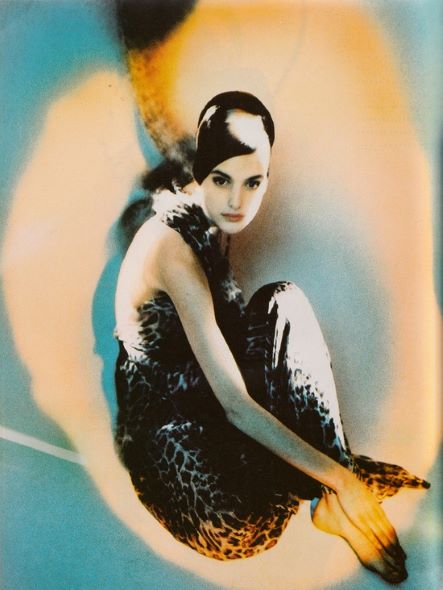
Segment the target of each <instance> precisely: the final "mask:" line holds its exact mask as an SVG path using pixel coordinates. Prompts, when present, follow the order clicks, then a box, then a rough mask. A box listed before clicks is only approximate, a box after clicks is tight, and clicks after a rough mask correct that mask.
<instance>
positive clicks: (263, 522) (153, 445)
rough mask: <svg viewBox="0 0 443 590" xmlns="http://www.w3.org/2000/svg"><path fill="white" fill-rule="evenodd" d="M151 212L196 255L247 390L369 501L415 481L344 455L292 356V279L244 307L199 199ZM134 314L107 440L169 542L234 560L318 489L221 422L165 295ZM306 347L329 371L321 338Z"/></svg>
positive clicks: (332, 417) (318, 393)
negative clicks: (348, 474) (347, 474)
mask: <svg viewBox="0 0 443 590" xmlns="http://www.w3.org/2000/svg"><path fill="white" fill-rule="evenodd" d="M160 219H161V220H162V222H163V223H165V224H167V225H168V226H169V227H171V228H173V229H174V230H176V231H177V232H178V233H179V234H180V235H181V237H182V238H183V240H184V241H185V242H186V243H187V244H189V245H190V246H191V247H192V249H193V251H194V252H195V253H196V255H197V257H198V259H199V261H200V263H201V265H202V267H203V269H204V271H205V273H206V276H207V278H208V282H209V286H210V289H211V293H212V296H213V301H214V308H215V313H216V320H217V323H218V325H219V327H220V329H221V331H222V333H223V334H224V337H225V338H226V341H227V343H228V345H229V347H230V349H231V351H232V352H233V354H234V357H235V358H236V361H237V363H238V366H239V368H240V370H241V372H242V374H243V377H244V380H245V383H246V385H247V388H248V392H249V394H250V395H251V396H252V397H253V398H254V399H255V400H256V401H257V402H258V403H260V404H261V405H262V406H263V407H264V408H266V409H267V410H268V411H269V412H271V413H272V414H274V415H275V416H276V417H277V418H278V419H279V420H280V421H281V422H282V423H284V424H285V425H286V426H287V427H289V428H290V429H292V430H293V431H294V432H296V433H297V434H298V435H300V436H301V437H302V438H304V439H305V440H306V441H308V442H309V443H310V444H312V445H313V446H314V447H316V448H317V449H319V450H321V451H322V452H324V453H325V454H327V455H329V456H330V457H332V458H334V459H335V460H337V461H339V462H340V463H341V464H342V465H345V466H346V467H348V468H349V469H352V470H353V471H354V472H355V473H356V474H357V475H358V476H359V477H361V478H362V479H364V480H365V481H366V483H367V484H368V485H369V486H370V487H371V488H372V489H373V491H374V492H375V493H376V494H377V496H378V497H379V499H380V500H382V499H383V498H384V497H386V496H389V495H392V494H394V493H395V492H396V491H397V490H398V489H399V488H400V487H401V486H404V485H406V486H411V487H423V486H426V485H427V484H426V482H424V481H423V480H420V479H419V478H416V477H414V476H412V475H411V474H409V473H408V472H406V471H405V470H404V469H402V468H401V467H398V466H396V465H389V464H386V463H381V462H375V461H372V460H371V459H369V458H367V457H361V456H354V455H353V454H352V453H351V451H350V449H349V446H348V444H347V441H346V437H345V435H344V433H343V428H342V423H341V419H340V415H339V411H338V404H337V400H336V396H335V389H334V387H331V386H328V381H327V380H326V381H325V380H323V381H322V379H320V378H319V376H318V375H316V374H315V367H314V369H312V366H313V365H312V364H311V366H310V365H309V363H307V362H305V359H304V356H303V346H300V342H302V343H303V326H302V325H301V324H302V323H303V319H302V318H301V317H300V314H299V315H298V316H297V309H298V308H299V307H300V302H303V301H305V300H304V295H303V294H302V293H301V291H300V289H298V287H296V286H295V285H294V284H293V283H290V282H286V281H283V282H277V283H272V284H269V285H265V286H264V287H262V288H261V289H259V290H258V291H257V292H256V293H255V294H254V296H253V297H252V299H251V301H250V302H249V304H248V305H245V302H244V300H243V297H242V293H241V291H240V289H239V287H238V284H237V283H236V281H235V279H234V277H233V275H232V271H231V268H230V266H229V262H228V259H227V256H226V255H225V253H223V252H222V251H221V247H220V243H219V239H218V237H217V234H216V232H215V231H214V230H215V229H216V228H214V227H212V226H211V225H210V224H209V222H208V219H207V217H206V216H205V214H204V212H203V210H202V208H201V207H200V206H199V205H198V204H195V203H192V204H189V203H186V202H184V201H178V202H177V203H176V204H175V205H174V206H172V207H171V208H169V209H167V210H166V211H164V212H163V213H162V214H161V215H160ZM305 303H306V301H305ZM302 309H305V308H304V307H303V305H302ZM138 312H139V324H138V329H137V331H136V333H135V334H134V333H132V334H130V335H128V336H127V337H126V338H125V337H124V334H121V333H119V334H117V337H118V339H119V348H120V353H119V356H118V359H117V364H116V373H115V378H116V392H117V401H118V407H119V411H118V416H117V426H116V437H115V440H116V445H117V448H118V450H119V454H120V457H121V459H122V461H123V463H124V465H125V466H126V468H127V469H128V470H129V473H130V476H131V479H132V482H133V485H134V487H135V490H136V492H137V494H138V497H139V499H140V500H141V502H142V503H143V504H144V505H145V507H146V508H147V509H148V510H149V512H151V513H152V514H153V515H154V516H155V518H156V519H157V520H158V521H159V522H160V523H161V524H162V525H163V526H164V527H166V528H167V529H168V530H169V531H170V532H171V533H172V535H173V536H174V537H175V538H176V539H177V540H179V541H181V542H183V543H186V544H187V545H189V546H190V547H192V548H194V549H195V550H197V551H198V552H199V553H202V554H204V555H206V556H209V557H212V558H215V559H220V560H228V559H237V558H245V557H250V556H253V555H256V554H257V553H260V552H261V551H264V550H266V549H269V548H271V547H273V546H274V545H275V544H276V543H277V541H278V539H279V538H280V536H281V535H282V533H283V531H284V529H285V528H286V526H287V524H288V522H289V519H290V518H291V516H292V515H294V514H296V512H297V509H298V507H299V503H300V501H301V500H303V499H312V498H314V497H318V496H320V495H321V493H322V491H328V490H322V487H321V486H320V484H319V483H318V482H317V481H315V480H314V479H311V478H310V477H308V476H307V475H305V474H304V473H302V472H301V471H298V470H297V469H295V468H293V467H290V466H289V465H288V464H287V463H286V462H284V461H283V460H281V459H279V458H278V457H277V456H275V455H274V454H273V453H271V452H270V451H268V450H267V449H266V448H264V447H263V446H261V445H260V444H259V443H258V442H256V441H255V440H253V439H251V438H249V437H248V436H247V435H245V434H244V433H242V432H241V431H240V430H238V429H237V428H236V427H235V426H233V425H232V424H231V423H229V422H228V420H227V419H226V416H225V413H224V411H223V408H222V407H221V405H220V404H219V402H218V401H217V399H216V397H215V395H214V393H213V392H212V391H211V388H210V386H209V384H208V382H207V380H206V378H205V376H204V374H203V372H202V370H201V368H200V367H199V364H198V362H197V360H196V358H195V356H194V354H193V352H192V350H191V347H190V345H189V342H188V341H187V338H186V336H185V333H184V331H183V327H182V325H181V323H180V319H179V317H178V314H177V312H176V310H175V308H174V305H173V303H172V301H171V299H170V298H169V297H168V295H167V294H166V293H164V292H160V294H159V295H158V296H156V297H155V298H153V299H151V300H149V301H146V302H145V303H144V304H143V305H141V306H140V308H139V310H138ZM316 354H318V355H319V356H320V357H323V364H325V362H326V363H327V365H328V368H329V370H330V366H329V365H330V363H329V356H328V351H327V349H326V345H325V344H324V342H323V340H322V339H321V342H320V346H319V347H318V351H317V353H316ZM314 364H315V363H314Z"/></svg>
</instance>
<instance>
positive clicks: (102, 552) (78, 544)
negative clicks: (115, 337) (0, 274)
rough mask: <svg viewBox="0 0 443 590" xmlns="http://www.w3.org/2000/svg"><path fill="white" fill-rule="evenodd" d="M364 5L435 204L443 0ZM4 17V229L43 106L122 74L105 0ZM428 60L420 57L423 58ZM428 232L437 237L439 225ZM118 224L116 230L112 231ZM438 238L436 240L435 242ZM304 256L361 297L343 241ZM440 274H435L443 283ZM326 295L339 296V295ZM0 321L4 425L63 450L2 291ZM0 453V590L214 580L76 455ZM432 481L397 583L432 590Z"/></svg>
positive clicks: (109, 280) (104, 335)
mask: <svg viewBox="0 0 443 590" xmlns="http://www.w3.org/2000/svg"><path fill="white" fill-rule="evenodd" d="M364 4H365V5H367V7H368V9H369V10H371V11H372V12H373V14H374V16H375V17H376V18H377V19H379V22H380V24H381V26H383V27H386V29H387V30H388V31H389V34H390V35H392V39H393V40H394V46H395V49H396V51H397V57H398V61H399V63H400V65H401V68H402V69H403V71H404V72H405V79H406V80H407V81H408V85H409V91H410V95H411V97H412V105H413V112H414V116H415V117H416V123H417V130H418V132H419V135H420V138H421V141H422V143H423V146H424V148H425V149H426V150H427V151H428V153H429V156H430V159H431V161H433V162H434V164H435V165H434V170H435V171H436V172H435V173H434V179H435V182H434V185H435V211H437V210H438V208H439V207H440V205H439V199H440V197H441V195H440V194H439V192H438V188H437V187H438V186H439V185H438V182H437V180H438V177H439V174H440V170H441V166H440V165H439V159H441V154H442V153H443V148H440V149H438V147H439V146H441V145H443V126H442V121H441V112H440V105H441V104H442V103H443V92H442V88H441V72H440V71H437V68H438V67H441V64H440V63H437V62H439V60H435V59H434V60H433V59H427V55H439V54H440V49H439V47H440V43H441V25H440V24H439V23H441V17H442V12H443V8H442V5H441V3H440V2H439V1H438V0H433V1H428V2H406V3H401V6H400V3H399V2H395V1H391V2H382V1H381V0H380V1H378V2H372V1H371V2H369V0H367V1H366V2H365V3H364ZM0 23H1V24H0V66H1V114H0V154H1V157H0V178H1V183H0V191H1V198H0V231H1V232H2V235H3V230H4V225H5V222H6V220H7V215H8V210H9V206H10V203H9V199H10V195H11V194H12V193H13V189H14V186H15V183H16V181H17V179H18V178H19V177H20V174H21V172H22V170H23V168H24V166H25V165H26V161H27V157H28V155H29V154H30V152H31V150H32V147H33V145H34V141H35V140H36V139H37V138H38V136H39V132H40V130H41V125H42V122H43V116H44V113H45V112H46V108H47V106H48V105H49V104H50V102H51V101H52V100H53V99H54V98H55V97H57V96H59V95H61V94H62V93H63V92H65V91H66V90H67V89H68V88H69V87H70V86H71V85H72V84H73V83H74V82H76V81H80V80H82V79H83V78H86V77H87V76H89V75H90V74H91V73H92V72H94V71H97V70H99V69H101V68H107V69H114V70H115V71H117V72H123V71H124V67H123V63H122V59H121V54H120V50H119V46H118V43H117V40H116V31H115V24H114V20H113V11H112V3H111V2H106V1H105V0H102V1H99V0H97V1H90V0H76V1H74V0H57V1H49V0H48V1H37V0H34V1H32V0H31V1H29V0H11V1H8V0H3V1H1V2H0ZM422 64H427V65H426V67H425V68H420V67H419V65H422ZM434 85H435V86H434ZM428 87H433V88H435V92H434V93H425V94H423V92H422V90H423V89H424V88H425V89H426V88H428ZM423 103H424V105H425V106H423ZM424 113H425V114H426V119H425V118H424ZM134 116H135V117H136V115H135V114H134ZM138 137H139V141H140V143H141V145H142V149H143V152H144V154H145V156H146V158H147V160H149V161H150V162H153V163H155V162H156V161H158V159H159V156H158V154H157V153H156V152H155V149H154V147H153V145H152V143H151V142H150V140H149V138H148V137H146V135H145V133H144V131H143V128H142V126H141V125H140V123H139V122H138ZM128 198H133V197H131V196H130V197H128ZM434 218H435V219H436V220H437V219H439V216H438V215H437V214H436V215H434ZM435 230H436V234H437V233H438V231H439V228H438V227H437V225H436V228H435ZM113 231H114V230H113V229H112V228H111V229H110V238H111V241H112V236H113ZM312 243H313V244H314V243H315V240H313V241H312ZM439 243H440V241H439V240H436V244H439ZM311 256H313V257H315V258H316V259H317V260H320V262H321V264H323V266H324V270H325V272H326V271H327V270H328V271H329V272H334V273H335V274H337V273H338V274H339V275H340V274H341V275H343V277H344V279H345V277H346V273H350V274H351V275H352V281H350V282H349V284H348V285H347V287H346V285H345V288H348V290H349V291H350V292H353V294H354V296H355V291H357V292H358V293H360V297H365V296H368V295H367V294H366V295H365V290H364V289H355V285H356V281H357V284H358V283H359V282H360V283H364V282H365V281H367V276H365V274H364V269H363V268H362V266H361V265H360V262H359V259H358V258H356V259H355V265H353V266H352V268H351V269H349V267H348V269H347V270H346V272H345V270H344V269H343V268H342V266H341V264H340V251H339V249H338V250H337V244H335V245H334V244H333V243H332V241H331V244H329V247H328V248H327V249H324V250H323V252H322V253H320V252H318V251H315V250H313V251H312V253H311ZM435 260H436V273H439V272H440V270H439V269H440V268H441V252H440V250H438V248H436V257H435ZM119 263H120V258H119V254H118V253H117V252H113V253H112V255H110V257H109V260H108V262H107V264H106V266H105V268H104V269H103V273H102V276H101V278H100V281H99V283H98V285H97V288H96V292H95V298H94V309H93V318H92V321H93V324H94V332H95V338H96V342H95V347H96V352H97V353H98V354H99V355H100V356H101V358H102V359H103V360H104V371H103V389H104V391H105V393H106V397H107V400H108V402H109V405H110V408H111V411H112V413H114V414H115V402H114V394H113V382H112V367H113V362H114V359H115V354H116V346H115V342H112V341H110V339H109V334H111V333H112V330H113V327H114V320H113V311H112V301H111V299H110V298H109V297H106V295H107V294H109V293H110V292H113V290H114V285H115V280H116V276H117V272H118V267H119ZM297 272H298V274H299V276H300V277H301V282H302V283H303V287H304V289H305V290H306V291H307V292H309V293H313V298H314V300H315V299H317V301H314V303H318V307H319V308H320V309H321V308H322V306H323V308H324V309H325V310H326V309H328V308H329V307H330V306H329V303H328V300H327V297H328V296H327V295H326V294H324V293H319V292H316V285H315V277H314V276H313V275H312V274H310V272H309V269H308V267H303V266H301V267H300V268H299V269H298V270H297ZM437 276H438V277H440V274H438V275H437ZM440 278H441V277H440ZM436 284H437V285H439V284H441V281H440V280H437V281H436ZM366 293H367V292H366ZM439 294H440V297H441V290H440V291H439ZM329 296H330V297H333V293H330V294H329ZM353 301H354V304H355V306H356V307H355V309H359V308H361V307H362V304H364V301H363V302H362V301H357V300H355V298H354V299H353ZM331 307H333V306H331ZM348 311H349V310H346V309H337V308H336V309H335V314H336V315H335V316H334V317H333V318H330V325H331V328H332V329H331V333H333V331H334V330H333V328H334V326H335V325H336V324H337V325H339V323H340V322H341V319H342V317H343V315H346V313H347V312H348ZM0 321H1V325H2V335H1V341H0V346H1V349H0V356H1V358H2V371H1V375H0V387H1V393H0V396H1V397H0V410H1V423H2V424H4V425H5V426H7V427H9V428H13V429H15V430H18V431H20V432H24V433H27V434H29V435H32V436H35V437H37V438H40V439H42V440H44V441H47V442H50V443H52V444H56V445H59V446H62V447H65V448H69V442H68V441H67V439H66V437H65V435H64V433H63V432H61V431H60V429H59V428H58V427H57V425H55V424H54V423H52V422H51V421H50V420H48V419H47V418H46V417H45V416H44V415H43V414H42V413H41V412H40V411H39V409H38V408H37V407H36V405H35V403H34V401H33V400H32V397H31V395H30V383H29V377H28V374H27V372H26V369H25V367H24V366H23V365H22V363H21V361H20V359H19V357H18V355H17V353H16V351H15V347H14V342H13V340H12V338H11V336H10V331H9V324H8V319H7V316H6V311H5V308H4V303H3V300H1V301H0ZM367 322H369V319H368V318H366V319H365V318H361V317H360V318H359V322H358V324H357V323H356V324H352V325H350V326H349V339H348V342H349V345H346V346H347V348H345V349H344V350H342V351H338V354H337V357H340V356H342V353H343V358H346V359H347V360H346V364H349V360H348V355H349V354H351V355H352V356H351V358H352V362H355V363H356V364H357V366H358V367H359V370H358V372H354V375H355V374H358V375H359V377H358V379H361V383H363V382H365V383H367V382H368V380H370V379H371V378H374V375H373V373H371V371H373V370H374V369H373V368H371V367H370V365H369V364H368V363H366V362H365V358H366V353H367V354H368V355H369V356H370V357H371V358H372V357H373V356H374V354H375V351H374V350H373V347H374V346H375V344H374V342H375V341H374V340H371V339H368V342H367V348H366V349H363V350H362V349H360V353H358V352H356V351H355V350H353V349H352V345H351V343H352V342H353V330H357V329H360V330H364V331H366V333H369V331H370V330H369V324H367ZM374 322H375V323H374ZM370 326H371V330H374V329H375V330H377V331H378V333H380V332H382V327H383V317H382V316H381V315H380V314H378V313H377V312H376V313H375V315H374V314H373V315H372V316H371V324H370ZM371 347H372V348H371ZM335 350H336V349H335ZM338 368H339V369H340V371H339V372H340V373H341V374H342V375H344V376H343V377H342V378H343V379H346V378H347V377H346V374H345V372H346V369H345V365H344V364H343V367H341V368H340V367H338ZM349 378H350V377H349ZM377 378H378V379H380V380H381V382H382V381H383V379H384V376H383V373H380V372H378V373H377ZM354 385H355V384H353V387H354ZM358 385H359V384H358V383H357V388H358ZM377 391H378V389H376V390H375V394H374V395H375V396H377ZM0 460H1V474H2V481H1V485H0V506H1V508H0V510H1V515H2V527H1V529H2V530H1V536H2V538H1V562H2V573H1V576H2V579H1V586H2V588H4V589H5V590H19V589H20V590H21V589H28V588H29V589H31V588H32V589H35V590H58V589H59V588H72V589H76V590H77V589H80V590H83V589H84V590H90V589H92V588H104V589H105V590H116V589H119V588H122V587H126V588H130V589H131V590H137V589H139V588H140V589H142V588H143V589H146V588H155V589H161V590H169V589H171V590H172V589H177V588H192V589H193V590H199V589H201V590H203V589H211V588H215V586H213V585H211V584H209V583H207V582H205V581H204V580H202V579H200V578H197V577H195V576H193V575H192V574H190V573H188V572H184V571H182V570H181V569H180V568H178V567H175V566H174V565H171V564H170V563H169V562H166V561H164V560H162V559H161V558H159V557H158V556H157V555H155V554H154V553H153V552H152V551H150V550H149V548H147V547H146V546H145V545H144V544H143V543H142V542H141V541H140V540H139V539H138V538H136V537H134V536H133V535H132V534H131V533H130V532H129V531H128V530H127V529H126V528H125V527H124V526H122V525H121V523H120V522H119V521H118V520H117V519H116V517H115V516H114V515H113V514H112V513H111V512H110V511H109V510H108V508H107V507H106V505H105V503H104V502H103V501H102V499H101V498H100V496H99V495H98V493H97V491H96V489H95V488H94V486H93V484H92V483H91V481H90V479H89V478H88V476H87V475H86V473H85V472H84V470H83V469H82V468H81V467H80V466H79V465H76V464H71V463H68V462H66V461H62V460H60V459H57V458H55V457H51V456H48V455H45V454H42V453H40V452H37V451H35V450H32V449H28V448H25V447H22V446H19V445H17V444H15V443H11V442H8V441H0ZM429 479H431V481H433V482H436V484H435V485H434V487H433V489H432V494H431V493H430V494H429V495H428V496H427V497H426V500H425V501H424V502H423V503H422V504H421V506H420V513H419V515H418V517H417V518H416V522H420V523H421V527H422V528H421V529H419V530H415V529H414V530H413V531H410V532H409V533H408V535H407V536H406V538H405V539H404V544H405V548H406V549H407V551H408V553H409V554H410V569H411V572H413V573H412V574H411V578H410V580H409V581H408V582H407V583H406V584H405V588H434V587H435V588H436V587H437V575H438V572H437V571H436V563H438V555H437V553H436V551H437V550H436V549H435V548H436V547H438V543H439V541H440V537H439V536H438V535H439V534H438V533H436V532H435V531H436V526H435V523H436V522H438V517H437V515H438V513H439V506H438V502H437V499H438V497H441V490H440V489H439V482H441V476H440V474H439V473H437V472H435V473H433V474H431V475H430V476H429ZM437 529H438V527H437ZM429 531H431V532H429ZM425 541H426V542H425ZM377 587H380V588H383V587H385V585H383V584H382V582H378V580H376V579H375V578H374V577H372V576H368V575H367V574H366V572H363V573H361V574H359V576H358V577H356V578H355V579H352V580H349V581H348V582H346V583H343V584H340V585H339V586H334V587H331V588H332V590H339V589H340V590H352V589H355V588H360V589H362V590H365V589H367V590H369V589H370V588H371V589H373V588H377Z"/></svg>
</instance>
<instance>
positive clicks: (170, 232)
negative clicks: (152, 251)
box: [157, 225, 206, 292]
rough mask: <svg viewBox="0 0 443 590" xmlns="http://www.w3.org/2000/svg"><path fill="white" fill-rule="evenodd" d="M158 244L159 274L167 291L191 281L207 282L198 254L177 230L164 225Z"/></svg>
mask: <svg viewBox="0 0 443 590" xmlns="http://www.w3.org/2000/svg"><path fill="white" fill-rule="evenodd" d="M158 246H159V247H158V250H157V268H158V271H159V275H158V276H159V280H160V282H161V283H162V286H163V289H164V290H165V291H166V292H168V291H169V290H170V289H174V288H175V287H177V286H181V287H183V286H184V285H185V284H189V283H190V282H192V283H193V282H195V281H197V282H199V283H202V282H203V283H205V282H206V276H205V274H204V272H203V269H202V267H201V265H200V262H199V260H198V258H197V255H196V254H195V252H194V251H193V250H192V248H191V246H189V244H187V243H186V242H185V241H184V239H183V238H182V237H181V235H180V234H179V233H178V232H177V231H175V230H174V229H172V228H170V227H168V226H166V225H164V228H163V229H162V230H161V232H160V233H159V236H158Z"/></svg>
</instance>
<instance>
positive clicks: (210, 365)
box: [158, 230, 396, 547]
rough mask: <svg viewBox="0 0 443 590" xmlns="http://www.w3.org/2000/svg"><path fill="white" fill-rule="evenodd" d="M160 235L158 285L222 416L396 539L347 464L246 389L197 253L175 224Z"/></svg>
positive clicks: (382, 537)
mask: <svg viewBox="0 0 443 590" xmlns="http://www.w3.org/2000/svg"><path fill="white" fill-rule="evenodd" d="M171 232H172V233H171ZM164 238H165V240H164V241H165V243H164V244H163V247H162V248H161V251H162V256H161V258H159V261H158V270H159V272H158V280H159V285H160V288H161V289H162V290H164V291H165V292H166V293H168V295H169V296H170V297H171V299H172V301H173V303H174V305H175V307H176V309H177V312H178V314H179V317H180V320H181V322H182V325H183V328H184V330H185V333H186V335H187V338H188V340H189V343H190V345H191V347H192V349H193V352H194V354H195V356H196V358H197V360H198V362H199V364H200V366H201V368H202V370H203V372H204V374H205V376H206V378H207V380H208V382H209V384H210V386H211V388H212V390H213V391H214V394H215V395H216V397H217V398H218V400H219V402H220V403H221V405H222V406H223V408H224V410H225V412H226V417H227V419H228V420H229V421H230V422H231V423H232V424H233V425H234V426H236V427H237V428H238V429H239V430H241V431H243V432H244V433H245V434H247V435H248V436H250V437H251V438H253V439H255V440H256V441H258V442H259V443H260V444H262V445H263V446H265V447H266V448H268V449H269V450H270V451H272V452H273V453H275V454H276V455H278V456H279V457H281V458H282V459H284V460H285V461H287V462H288V463H289V464H290V465H292V466H293V467H296V468H298V469H300V470H301V471H303V472H304V473H306V474H307V475H309V476H311V477H313V478H314V479H316V480H318V481H319V482H321V483H322V484H324V485H326V486H327V487H329V488H331V489H332V490H334V491H335V492H336V493H337V495H338V498H339V501H340V503H341V505H342V507H343V509H344V510H345V512H346V513H347V514H348V516H349V518H350V519H351V520H352V521H353V522H354V523H355V524H356V525H357V526H358V527H359V528H360V529H361V530H362V531H363V532H364V533H365V534H366V536H367V537H368V538H370V539H371V540H372V542H373V543H374V544H375V545H376V546H380V545H382V546H384V547H388V546H389V545H392V543H395V541H396V535H395V531H394V529H393V527H392V526H391V524H390V523H389V521H388V519H387V518H386V516H385V514H384V511H383V510H382V508H381V507H380V506H379V504H378V503H377V501H376V499H375V496H374V495H373V494H372V492H371V491H370V490H369V489H368V488H367V487H366V486H365V485H364V484H363V483H362V482H360V481H358V479H357V478H356V477H355V475H353V474H352V473H351V472H350V471H349V470H348V469H346V468H345V467H343V466H342V465H340V464H339V463H337V462H336V461H334V460H333V459H331V458H330V457H328V456H327V455H325V454H323V453H321V452H320V451H318V450H317V449H315V448H314V447H312V446H311V445H310V444H308V443H307V442H306V441H304V440H303V439H302V438H300V437H299V436H298V435H297V434H295V433H294V432H293V431H292V430H290V429H289V428H287V427H286V426H285V425H284V424H282V423H281V422H280V421H279V420H278V419H277V418H276V417H275V416H273V415H272V414H271V413H270V412H268V411H267V410H265V409H264V408H263V407H262V406H260V404H258V403H257V402H255V400H254V399H253V398H252V397H251V396H250V395H249V394H248V392H247V389H246V386H245V383H244V380H243V377H242V375H241V373H240V370H239V368H238V366H237V363H236V361H235V359H234V357H233V355H232V353H231V351H230V349H229V346H228V345H227V343H226V340H225V338H224V337H223V334H222V333H221V331H220V329H219V327H218V325H217V322H216V319H215V313H214V306H213V300H212V295H211V291H210V288H209V285H208V282H207V279H206V275H205V274H204V272H203V270H202V268H201V266H200V263H199V261H198V259H197V257H196V255H195V254H194V252H193V251H192V249H191V248H190V247H189V246H188V245H187V244H185V243H184V242H183V240H182V239H181V237H180V236H179V235H178V234H177V233H176V232H175V231H174V230H170V232H168V233H166V234H165V236H164Z"/></svg>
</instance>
